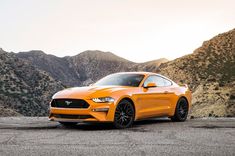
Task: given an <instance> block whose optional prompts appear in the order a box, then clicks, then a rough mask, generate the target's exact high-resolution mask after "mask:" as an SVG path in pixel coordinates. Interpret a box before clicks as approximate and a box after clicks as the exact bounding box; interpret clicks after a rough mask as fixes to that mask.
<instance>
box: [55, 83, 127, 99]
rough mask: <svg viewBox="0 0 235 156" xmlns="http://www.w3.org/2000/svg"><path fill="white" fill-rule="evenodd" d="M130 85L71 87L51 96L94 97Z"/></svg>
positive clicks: (102, 95) (103, 95)
mask: <svg viewBox="0 0 235 156" xmlns="http://www.w3.org/2000/svg"><path fill="white" fill-rule="evenodd" d="M128 88H130V87H126V86H89V87H73V88H68V89H64V90H62V91H59V92H57V93H56V94H54V96H53V97H52V98H53V99H58V98H60V99H61V98H71V99H73V98H74V99H80V98H81V99H91V98H95V97H105V96H110V94H111V93H112V92H114V91H118V90H125V89H128Z"/></svg>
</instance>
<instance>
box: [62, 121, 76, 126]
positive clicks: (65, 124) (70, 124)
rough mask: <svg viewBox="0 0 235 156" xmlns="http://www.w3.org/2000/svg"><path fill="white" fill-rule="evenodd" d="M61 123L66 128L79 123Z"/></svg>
mask: <svg viewBox="0 0 235 156" xmlns="http://www.w3.org/2000/svg"><path fill="white" fill-rule="evenodd" d="M59 123H60V124H61V125H63V126H65V127H71V126H75V125H77V122H59Z"/></svg>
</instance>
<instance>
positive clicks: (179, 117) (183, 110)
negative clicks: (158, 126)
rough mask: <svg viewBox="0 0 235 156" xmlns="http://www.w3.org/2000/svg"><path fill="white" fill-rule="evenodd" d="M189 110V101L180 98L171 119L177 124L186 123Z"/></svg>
mask: <svg viewBox="0 0 235 156" xmlns="http://www.w3.org/2000/svg"><path fill="white" fill-rule="evenodd" d="M188 109H189V106H188V101H187V100H186V99H185V98H180V99H179V101H178V102H177V105H176V108H175V114H174V116H173V117H171V120H172V121H176V122H182V121H185V120H186V119H187V116H188Z"/></svg>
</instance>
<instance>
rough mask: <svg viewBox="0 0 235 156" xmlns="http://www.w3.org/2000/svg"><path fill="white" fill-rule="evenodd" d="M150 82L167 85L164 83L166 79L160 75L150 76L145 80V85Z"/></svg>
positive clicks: (160, 85)
mask: <svg viewBox="0 0 235 156" xmlns="http://www.w3.org/2000/svg"><path fill="white" fill-rule="evenodd" d="M150 82H154V83H156V85H157V86H159V87H162V86H165V84H164V79H163V78H161V77H159V76H149V77H148V78H147V79H146V80H145V82H144V86H146V85H147V84H148V83H150Z"/></svg>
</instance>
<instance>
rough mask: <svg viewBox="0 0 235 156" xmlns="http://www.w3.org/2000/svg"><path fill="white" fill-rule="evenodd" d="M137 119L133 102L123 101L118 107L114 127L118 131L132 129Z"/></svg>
mask: <svg viewBox="0 0 235 156" xmlns="http://www.w3.org/2000/svg"><path fill="white" fill-rule="evenodd" d="M134 119H135V109H134V107H133V105H132V103H131V102H129V101H128V100H122V101H121V102H120V103H119V104H118V105H117V107H116V111H115V116H114V126H115V127H116V128H118V129H122V128H128V127H131V126H132V124H133V122H134Z"/></svg>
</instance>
